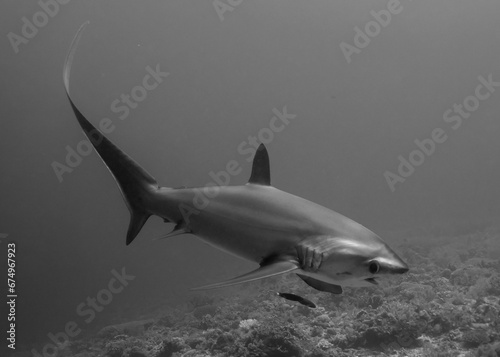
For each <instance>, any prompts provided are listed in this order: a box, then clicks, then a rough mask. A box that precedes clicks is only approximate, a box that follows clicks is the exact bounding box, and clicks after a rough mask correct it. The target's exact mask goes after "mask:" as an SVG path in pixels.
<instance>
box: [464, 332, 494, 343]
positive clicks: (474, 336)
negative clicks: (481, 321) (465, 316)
mask: <svg viewBox="0 0 500 357" xmlns="http://www.w3.org/2000/svg"><path fill="white" fill-rule="evenodd" d="M462 338H463V342H464V345H465V346H466V347H477V346H479V345H482V344H485V343H488V342H490V338H489V337H488V333H487V332H486V330H483V329H477V330H469V331H466V332H465V333H464V334H463V336H462Z"/></svg>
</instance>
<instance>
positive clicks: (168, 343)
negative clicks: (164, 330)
mask: <svg viewBox="0 0 500 357" xmlns="http://www.w3.org/2000/svg"><path fill="white" fill-rule="evenodd" d="M184 346H185V345H184V343H183V341H182V339H180V338H170V339H167V340H164V341H163V342H162V344H161V347H160V351H159V352H158V354H157V355H156V356H155V357H171V356H172V354H174V353H175V352H180V351H182V349H183V348H184Z"/></svg>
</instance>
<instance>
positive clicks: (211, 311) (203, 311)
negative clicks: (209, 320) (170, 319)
mask: <svg viewBox="0 0 500 357" xmlns="http://www.w3.org/2000/svg"><path fill="white" fill-rule="evenodd" d="M216 311H217V306H215V305H203V306H199V307H197V308H195V309H194V311H193V316H194V317H196V318H197V319H201V318H202V317H204V316H206V315H210V316H214V315H215V313H216Z"/></svg>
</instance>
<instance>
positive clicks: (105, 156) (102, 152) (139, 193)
mask: <svg viewBox="0 0 500 357" xmlns="http://www.w3.org/2000/svg"><path fill="white" fill-rule="evenodd" d="M87 24H88V22H86V23H85V24H83V25H82V26H81V27H80V29H79V30H78V32H77V34H76V35H75V38H74V39H73V42H72V43H71V48H70V51H69V52H68V55H67V57H66V61H65V64H64V71H63V79H64V86H65V89H66V94H67V96H68V99H69V102H70V104H71V108H72V109H73V112H74V113H75V116H76V118H77V119H78V122H79V123H80V126H81V127H82V129H83V131H84V133H85V135H86V136H87V137H88V138H89V140H90V142H91V143H92V145H93V146H94V148H95V149H96V151H97V153H98V154H99V156H100V157H101V159H102V161H104V164H105V165H106V166H107V167H108V169H109V171H111V174H112V175H113V177H114V179H115V180H116V182H117V183H118V186H119V188H120V191H121V193H122V196H123V198H124V200H125V202H126V204H127V207H128V209H129V211H130V215H131V217H130V224H129V228H128V232H127V245H128V244H130V243H131V242H132V241H133V240H134V238H135V237H136V236H137V234H138V233H139V231H140V230H141V228H142V227H143V225H144V223H146V221H147V219H148V218H149V217H150V216H151V214H152V212H151V209H150V208H149V207H151V206H152V201H153V200H154V199H155V193H156V192H157V190H158V188H159V186H158V183H157V182H156V180H155V179H154V177H152V176H151V175H150V174H149V173H148V172H146V170H144V169H143V168H142V167H141V166H140V165H139V164H138V163H136V162H135V161H134V160H133V159H132V158H130V157H129V156H128V155H127V154H125V153H124V152H123V151H122V150H120V149H119V148H118V147H117V146H116V145H114V144H113V143H112V142H111V141H109V140H108V139H107V138H106V137H105V136H104V135H102V133H101V132H100V131H99V130H97V129H96V128H95V127H94V126H93V125H92V124H91V123H90V122H89V121H88V120H87V119H86V118H85V116H84V115H83V114H82V113H81V112H80V110H78V108H77V107H76V105H75V104H74V102H73V100H72V98H71V95H70V91H69V78H70V72H71V65H72V63H73V57H74V54H75V51H76V48H77V45H78V41H79V40H80V37H81V34H82V31H83V29H84V28H85V26H86V25H87Z"/></svg>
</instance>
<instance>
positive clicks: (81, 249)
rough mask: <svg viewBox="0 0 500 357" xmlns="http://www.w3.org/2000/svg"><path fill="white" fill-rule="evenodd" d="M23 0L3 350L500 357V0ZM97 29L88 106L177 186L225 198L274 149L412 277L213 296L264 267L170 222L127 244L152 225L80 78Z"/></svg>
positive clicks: (285, 280) (0, 275) (274, 159)
mask: <svg viewBox="0 0 500 357" xmlns="http://www.w3.org/2000/svg"><path fill="white" fill-rule="evenodd" d="M0 9H1V12H0V13H1V19H2V20H1V22H0V28H1V34H2V35H3V38H2V40H1V42H0V49H1V50H0V64H1V74H2V80H1V81H0V104H1V105H0V118H1V122H0V123H1V124H0V125H1V127H0V128H1V129H0V167H1V173H2V174H1V175H0V213H1V214H0V279H1V280H2V282H3V283H2V300H3V302H2V303H1V304H0V306H1V307H0V314H1V315H0V319H1V320H2V321H3V322H2V331H4V332H3V335H2V339H1V346H0V348H1V349H0V355H1V356H16V357H20V356H23V357H24V356H26V357H27V356H37V357H38V356H68V357H69V356H79V357H87V356H111V357H118V356H129V357H132V356H134V357H141V356H147V357H165V356H175V357H179V356H185V357H188V356H189V357H195V356H200V357H201V356H259V357H260V356H301V357H302V356H303V357H322V356H500V315H499V312H500V259H499V258H500V219H499V218H500V190H499V188H498V187H499V183H500V140H499V137H500V46H499V44H500V22H499V21H498V19H499V17H500V3H499V2H498V1H496V0H478V1H474V2H472V1H466V0H442V1H431V0H421V1H411V0H401V1H396V0H389V1H387V0H383V1H379V0H375V1H356V2H354V1H331V0H308V1H298V0H270V1H249V0H205V1H181V0H176V1H170V0H166V1H132V0H120V1H117V0H107V1H104V0H91V1H76V0H74V1H70V0H40V1H13V0H6V1H3V2H2V4H1V5H0ZM87 20H88V21H90V24H89V25H88V26H87V28H86V30H85V33H84V35H83V37H82V39H81V41H80V44H79V48H78V51H77V53H76V56H75V61H74V64H73V70H72V82H71V90H72V96H73V98H74V100H75V102H76V103H77V105H78V106H79V108H80V109H81V110H82V112H83V113H84V114H85V115H86V116H87V117H88V118H89V120H90V121H91V122H92V123H93V124H94V125H96V126H98V125H99V124H100V123H103V126H102V127H101V129H102V128H104V129H105V130H106V136H107V137H108V138H109V139H111V140H112V141H113V142H114V143H115V144H117V145H118V146H119V147H120V148H121V149H123V150H124V151H125V152H126V153H127V154H129V155H130V156H131V157H133V158H134V159H135V160H136V161H137V162H138V163H140V164H141V165H142V166H143V167H144V168H145V169H146V170H147V171H148V172H150V173H151V174H152V175H153V176H154V177H155V178H156V179H157V180H158V182H159V183H160V184H161V185H162V186H168V187H181V186H205V185H206V184H207V183H210V182H212V181H213V173H218V172H220V171H222V170H225V168H226V164H227V163H228V162H229V161H231V160H236V161H237V162H238V163H239V164H240V166H241V167H242V170H241V172H240V173H239V174H238V175H235V176H232V177H231V180H230V183H229V184H230V185H241V184H245V183H246V182H247V180H248V178H249V176H250V170H251V155H250V154H249V151H248V148H250V147H252V146H253V145H254V143H255V142H256V141H259V142H260V141H263V142H265V144H266V146H267V148H268V151H269V155H270V161H271V175H272V182H273V185H274V186H275V187H277V188H279V189H281V190H284V191H286V192H289V193H292V194H294V195H298V196H300V197H303V198H305V199H308V200H310V201H313V202H316V203H318V204H321V205H323V206H325V207H328V208H330V209H333V210H335V211H337V212H339V213H341V214H343V215H345V216H347V217H349V218H352V219H353V220H355V221H357V222H359V223H361V224H362V225H364V226H366V227H368V228H369V229H371V230H372V231H374V232H376V233H377V234H378V235H380V236H381V237H382V238H383V239H384V240H385V241H386V242H387V243H388V244H389V245H390V246H391V247H392V248H393V249H394V250H395V251H396V252H397V253H398V255H400V256H401V257H402V258H403V260H404V261H405V262H407V263H408V265H409V266H410V271H409V272H408V273H407V274H405V275H402V276H400V277H397V278H394V279H393V280H392V283H391V284H390V285H387V286H383V287H373V288H344V294H343V295H339V296H338V295H332V294H328V293H321V292H318V291H316V290H314V289H312V288H310V287H308V286H307V285H306V284H304V283H303V282H302V281H300V279H298V278H297V277H296V276H295V275H294V274H290V275H285V276H282V277H277V278H272V279H267V280H264V281H261V282H254V283H249V284H245V285H241V286H235V287H232V288H226V289H221V290H214V291H208V292H195V291H191V290H190V288H192V287H196V286H200V285H204V284H208V283H212V282H217V281H221V280H225V279H229V278H232V277H234V276H238V275H241V274H243V273H245V272H248V271H250V270H252V269H254V268H255V267H256V264H253V263H250V262H247V261H244V260H241V259H239V258H236V257H233V256H231V255H229V254H227V253H224V252H222V251H219V250H217V249H215V248H213V247H211V246H209V245H207V244H205V243H204V242H202V241H201V240H199V239H197V238H196V237H194V236H192V235H181V236H176V237H172V238H170V239H166V240H160V241H153V239H154V238H157V237H160V236H162V235H164V234H165V233H167V232H169V231H170V230H171V229H172V225H171V224H165V223H164V222H163V221H162V220H161V219H159V218H158V217H154V218H151V219H150V220H149V221H148V223H147V224H146V225H145V227H144V228H143V230H142V231H141V233H140V234H139V236H138V237H137V239H136V240H135V241H134V242H133V243H132V244H131V245H129V246H126V245H125V235H126V230H127V226H128V220H129V213H128V212H127V208H126V206H125V205H124V202H123V199H122V197H121V195H120V192H119V190H118V188H117V186H116V184H115V182H114V181H113V179H112V177H111V175H110V174H109V171H108V170H107V169H106V167H105V166H104V165H103V163H102V162H101V160H100V159H99V157H98V156H97V155H96V154H95V152H93V150H90V149H89V148H88V147H87V146H86V145H85V143H82V141H84V139H85V137H84V135H83V133H82V131H81V129H80V127H79V126H78V124H77V121H76V120H75V117H74V115H73V113H72V111H71V107H70V105H69V103H68V101H67V98H66V95H65V92H64V87H63V81H62V68H63V63H64V59H65V56H66V53H67V51H68V49H69V47H70V44H71V40H72V38H73V36H74V35H75V33H76V31H77V30H78V28H79V27H80V25H81V24H82V23H84V22H85V21H87ZM152 73H155V74H156V75H155V76H153V75H152ZM148 74H149V75H150V77H149V78H154V79H155V81H152V80H151V81H150V82H145V81H144V79H145V78H146V76H147V75H148ZM283 113H287V114H288V118H289V120H288V121H287V122H286V123H285V124H286V125H285V124H284V125H283V126H282V127H280V128H277V127H275V126H273V125H272V123H273V117H276V116H279V115H283ZM211 173H212V174H211ZM9 244H11V245H12V244H14V245H15V256H13V257H12V258H11V259H14V261H15V269H14V271H13V270H11V271H10V273H11V274H13V273H15V275H12V276H11V277H9V275H8V274H9V270H8V269H9V264H11V265H12V260H11V261H9V260H8V254H9V251H8V247H9ZM12 266H14V265H12ZM12 266H11V268H12ZM117 276H120V277H121V279H118V278H117ZM12 277H13V280H14V281H15V295H16V297H15V307H14V312H13V310H12V305H13V304H8V302H9V301H11V299H12V298H11V297H8V296H7V295H11V294H10V293H9V290H8V289H9V285H8V284H11V283H12V281H10V282H9V281H8V278H12ZM113 279H114V280H113ZM111 281H115V282H116V281H120V283H121V286H118V285H114V286H110V282H111ZM112 291H114V292H112ZM277 292H292V293H297V294H299V295H301V296H303V297H305V298H307V299H309V300H311V301H313V302H314V303H315V304H316V305H317V307H316V308H315V309H309V308H307V307H305V306H302V305H300V304H297V303H294V302H291V301H287V300H284V299H282V298H280V297H279V296H277V295H276V293H277ZM12 316H14V317H15V321H14V322H15V328H14V329H15V334H14V335H15V350H14V349H12V348H10V347H9V345H11V346H12V343H13V342H12V341H9V338H10V337H11V335H12V334H11V333H9V332H8V331H9V330H10V329H11V325H10V324H11V323H12V322H13V321H9V318H11V317H12Z"/></svg>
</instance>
